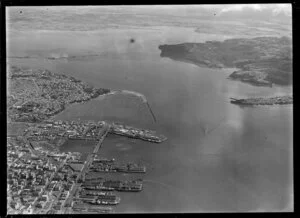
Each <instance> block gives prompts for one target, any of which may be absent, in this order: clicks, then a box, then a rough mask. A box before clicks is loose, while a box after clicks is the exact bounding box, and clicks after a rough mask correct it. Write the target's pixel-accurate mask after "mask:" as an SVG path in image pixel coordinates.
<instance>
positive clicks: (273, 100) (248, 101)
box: [231, 96, 293, 105]
mask: <svg viewBox="0 0 300 218" xmlns="http://www.w3.org/2000/svg"><path fill="white" fill-rule="evenodd" d="M231 99H232V100H231V103H233V104H239V105H274V104H293V97H292V96H277V97H269V98H245V99H235V98H231Z"/></svg>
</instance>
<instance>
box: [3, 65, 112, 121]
mask: <svg viewBox="0 0 300 218" xmlns="http://www.w3.org/2000/svg"><path fill="white" fill-rule="evenodd" d="M109 92H110V90H109V89H104V88H95V87H92V86H90V85H88V84H86V83H84V82H82V81H80V80H78V79H75V78H73V77H69V76H66V75H63V74H57V73H52V72H50V71H48V70H32V69H24V68H19V67H15V66H11V67H9V68H8V92H7V108H8V110H7V114H8V121H12V122H41V121H43V120H46V119H49V118H51V117H52V116H54V115H56V114H58V113H59V112H61V111H63V110H64V109H65V107H66V106H67V105H70V104H73V103H76V102H85V101H89V100H90V99H92V98H96V97H98V96H99V95H103V94H107V93H109Z"/></svg>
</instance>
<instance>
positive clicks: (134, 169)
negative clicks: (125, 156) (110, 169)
mask: <svg viewBox="0 0 300 218" xmlns="http://www.w3.org/2000/svg"><path fill="white" fill-rule="evenodd" d="M117 171H118V172H123V173H146V167H144V166H139V165H137V164H132V163H129V164H126V165H123V166H119V167H117Z"/></svg>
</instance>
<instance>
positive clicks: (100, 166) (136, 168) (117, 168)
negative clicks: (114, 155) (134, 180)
mask: <svg viewBox="0 0 300 218" xmlns="http://www.w3.org/2000/svg"><path fill="white" fill-rule="evenodd" d="M114 161H115V160H114V159H110V160H108V159H94V162H93V163H92V165H91V167H90V169H89V170H90V171H92V172H103V173H111V172H120V173H146V167H145V166H141V165H138V164H135V163H127V164H117V163H115V162H114Z"/></svg>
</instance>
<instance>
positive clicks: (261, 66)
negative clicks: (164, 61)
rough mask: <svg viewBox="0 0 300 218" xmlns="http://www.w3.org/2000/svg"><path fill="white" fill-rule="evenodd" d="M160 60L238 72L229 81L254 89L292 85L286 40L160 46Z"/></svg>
mask: <svg viewBox="0 0 300 218" xmlns="http://www.w3.org/2000/svg"><path fill="white" fill-rule="evenodd" d="M159 49H160V50H161V54H160V56H161V57H168V58H171V59H173V60H178V61H183V62H190V63H194V64H196V65H202V66H206V67H210V68H224V67H228V68H238V69H239V70H237V71H234V72H233V73H232V74H230V76H229V78H230V79H233V80H239V81H242V82H246V83H249V84H252V85H256V86H272V84H276V85H291V84H292V40H291V39H290V38H289V37H285V36H284V37H256V38H252V39H246V38H234V39H227V40H225V41H223V42H220V41H207V42H205V43H182V44H175V45H160V46H159Z"/></svg>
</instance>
